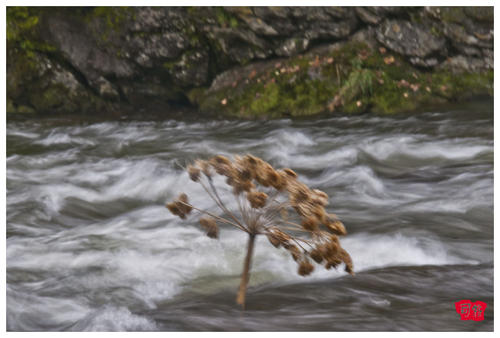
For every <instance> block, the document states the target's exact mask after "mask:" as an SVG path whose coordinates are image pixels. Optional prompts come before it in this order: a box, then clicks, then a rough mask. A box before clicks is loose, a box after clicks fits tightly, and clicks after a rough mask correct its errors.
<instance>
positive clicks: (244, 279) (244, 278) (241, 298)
mask: <svg viewBox="0 0 500 338" xmlns="http://www.w3.org/2000/svg"><path fill="white" fill-rule="evenodd" d="M255 236H256V235H255V234H252V233H251V234H249V238H248V247H247V256H246V257H245V263H244V267H243V274H242V275H241V282H240V289H239V291H238V296H237V297H236V303H238V304H240V305H241V307H242V308H243V310H245V295H246V292H247V285H248V281H249V280H250V265H251V263H252V255H253V248H254V244H255Z"/></svg>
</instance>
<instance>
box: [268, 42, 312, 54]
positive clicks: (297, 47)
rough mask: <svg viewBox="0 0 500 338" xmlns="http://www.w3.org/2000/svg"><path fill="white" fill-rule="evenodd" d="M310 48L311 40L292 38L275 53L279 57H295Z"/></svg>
mask: <svg viewBox="0 0 500 338" xmlns="http://www.w3.org/2000/svg"><path fill="white" fill-rule="evenodd" d="M308 46H309V40H308V39H305V38H291V39H287V40H285V42H283V44H282V45H281V46H279V47H278V48H277V49H276V50H275V53H276V55H279V56H293V55H297V54H299V53H302V52H304V51H305V50H307V47H308Z"/></svg>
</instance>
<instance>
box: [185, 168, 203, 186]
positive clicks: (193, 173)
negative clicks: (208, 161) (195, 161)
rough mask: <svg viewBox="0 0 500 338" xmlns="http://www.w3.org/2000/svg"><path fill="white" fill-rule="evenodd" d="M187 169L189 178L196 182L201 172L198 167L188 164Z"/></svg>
mask: <svg viewBox="0 0 500 338" xmlns="http://www.w3.org/2000/svg"><path fill="white" fill-rule="evenodd" d="M187 171H188V174H189V178H190V179H191V180H193V181H194V182H198V180H199V179H200V174H201V170H200V168H197V167H195V166H193V165H188V167H187Z"/></svg>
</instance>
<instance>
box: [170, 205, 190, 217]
mask: <svg viewBox="0 0 500 338" xmlns="http://www.w3.org/2000/svg"><path fill="white" fill-rule="evenodd" d="M167 209H168V210H169V211H170V212H171V213H172V214H173V215H175V216H179V217H180V218H182V219H185V218H186V215H185V214H184V213H183V212H182V210H181V209H180V208H179V205H178V203H176V202H171V203H168V204H167Z"/></svg>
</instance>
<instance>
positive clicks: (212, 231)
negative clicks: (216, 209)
mask: <svg viewBox="0 0 500 338" xmlns="http://www.w3.org/2000/svg"><path fill="white" fill-rule="evenodd" d="M200 224H201V226H202V227H203V228H204V229H205V230H206V231H207V236H208V237H210V238H217V237H219V227H218V226H217V222H216V221H215V219H214V218H213V217H202V218H200Z"/></svg>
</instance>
